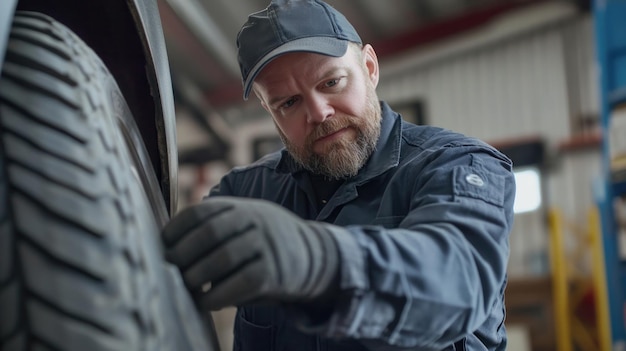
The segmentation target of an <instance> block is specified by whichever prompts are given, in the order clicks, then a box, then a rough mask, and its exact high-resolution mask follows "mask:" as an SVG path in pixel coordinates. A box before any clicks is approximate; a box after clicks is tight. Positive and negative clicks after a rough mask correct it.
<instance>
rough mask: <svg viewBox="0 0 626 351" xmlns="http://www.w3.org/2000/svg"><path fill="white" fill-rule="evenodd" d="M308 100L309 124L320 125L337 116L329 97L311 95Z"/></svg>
mask: <svg viewBox="0 0 626 351" xmlns="http://www.w3.org/2000/svg"><path fill="white" fill-rule="evenodd" d="M307 100H308V101H307V122H308V123H313V124H320V123H323V122H324V121H325V120H326V119H328V118H330V117H332V116H333V115H334V114H335V109H334V108H333V107H332V105H331V104H330V101H329V100H328V98H327V97H325V96H323V95H321V94H311V96H310V97H309V98H308V99H307Z"/></svg>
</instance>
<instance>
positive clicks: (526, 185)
mask: <svg viewBox="0 0 626 351" xmlns="http://www.w3.org/2000/svg"><path fill="white" fill-rule="evenodd" d="M514 172H515V183H516V189H517V190H516V195H515V203H514V204H513V211H514V212H515V213H524V212H530V211H534V210H536V209H538V208H539V207H540V206H541V175H540V174H539V170H538V169H537V168H536V167H524V168H518V169H515V170H514Z"/></svg>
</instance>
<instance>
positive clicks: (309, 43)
mask: <svg viewBox="0 0 626 351" xmlns="http://www.w3.org/2000/svg"><path fill="white" fill-rule="evenodd" d="M347 50H348V41H347V40H342V39H337V38H332V37H308V38H301V39H296V40H292V41H290V42H288V43H285V44H283V45H281V46H279V47H277V48H276V49H274V50H272V51H270V52H269V53H268V54H267V55H265V56H263V57H262V58H261V59H260V60H259V62H257V64H256V65H254V67H252V69H251V70H250V73H249V74H248V77H247V78H246V81H245V82H244V84H243V99H244V100H248V96H249V95H250V90H252V82H254V79H255V78H256V76H257V75H258V74H259V72H261V70H262V69H263V67H265V66H266V65H267V64H268V63H270V62H271V61H272V60H273V59H275V58H276V57H278V56H280V55H283V54H286V53H290V52H312V53H316V54H321V55H326V56H333V57H341V56H343V55H345V54H346V51H347Z"/></svg>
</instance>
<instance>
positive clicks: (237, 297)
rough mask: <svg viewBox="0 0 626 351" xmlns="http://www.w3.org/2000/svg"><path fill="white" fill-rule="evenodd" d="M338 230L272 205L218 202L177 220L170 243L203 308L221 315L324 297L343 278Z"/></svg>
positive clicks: (171, 256)
mask: <svg viewBox="0 0 626 351" xmlns="http://www.w3.org/2000/svg"><path fill="white" fill-rule="evenodd" d="M339 229H340V228H337V227H334V226H332V225H329V224H325V223H320V222H313V221H305V220H303V219H300V218H299V217H297V216H296V215H294V214H292V213H291V212H289V211H287V210H286V209H284V208H282V207H280V206H278V205H276V204H273V203H271V202H267V201H263V200H254V199H244V198H234V197H215V198H209V199H207V200H205V201H204V202H202V203H200V204H197V205H194V206H191V207H189V208H187V209H185V210H183V211H182V212H181V213H179V214H178V215H176V216H175V217H174V218H173V219H172V220H171V221H170V222H169V223H168V224H167V225H166V226H165V228H164V230H163V241H164V243H165V246H166V258H167V260H168V261H170V262H172V263H174V264H175V265H176V266H178V267H179V268H180V270H181V272H182V274H183V279H184V281H185V284H186V285H187V288H188V289H189V290H190V291H191V292H192V295H194V297H195V298H196V299H197V300H199V301H198V302H199V303H200V306H201V307H203V308H208V309H212V310H214V309H220V308H222V307H225V306H235V305H241V304H245V303H248V302H252V301H256V300H274V301H293V302H295V301H302V300H307V299H312V298H315V297H318V296H321V295H322V294H324V293H325V292H327V291H328V290H329V289H331V286H332V285H333V284H332V283H333V281H334V279H335V278H336V276H337V274H338V270H339V269H338V267H339V253H338V249H337V244H336V243H335V241H334V240H335V239H334V238H333V235H334V234H333V231H334V230H339ZM341 230H343V229H341ZM209 283H210V288H209V289H207V285H208V284H209Z"/></svg>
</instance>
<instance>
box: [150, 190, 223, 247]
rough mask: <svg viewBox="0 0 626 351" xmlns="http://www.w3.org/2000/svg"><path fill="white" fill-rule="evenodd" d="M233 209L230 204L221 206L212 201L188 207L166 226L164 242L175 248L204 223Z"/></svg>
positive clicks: (163, 234)
mask: <svg viewBox="0 0 626 351" xmlns="http://www.w3.org/2000/svg"><path fill="white" fill-rule="evenodd" d="M231 208H232V205H230V204H229V205H221V204H219V203H217V204H216V203H214V202H210V201H206V202H201V203H199V204H197V205H193V206H190V207H187V208H186V209H184V210H183V211H181V212H180V213H178V214H177V215H176V216H174V217H173V218H172V220H171V221H169V223H167V224H166V225H165V228H163V233H162V236H163V242H164V243H165V245H166V246H173V245H175V244H176V243H177V242H178V241H179V240H181V239H182V238H183V237H184V236H186V235H188V234H189V233H191V232H193V231H194V230H195V229H196V228H197V227H198V226H199V225H201V224H202V223H204V222H206V221H208V220H210V219H211V218H212V217H215V216H216V215H218V214H220V213H222V212H224V211H228V210H229V209H231Z"/></svg>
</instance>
